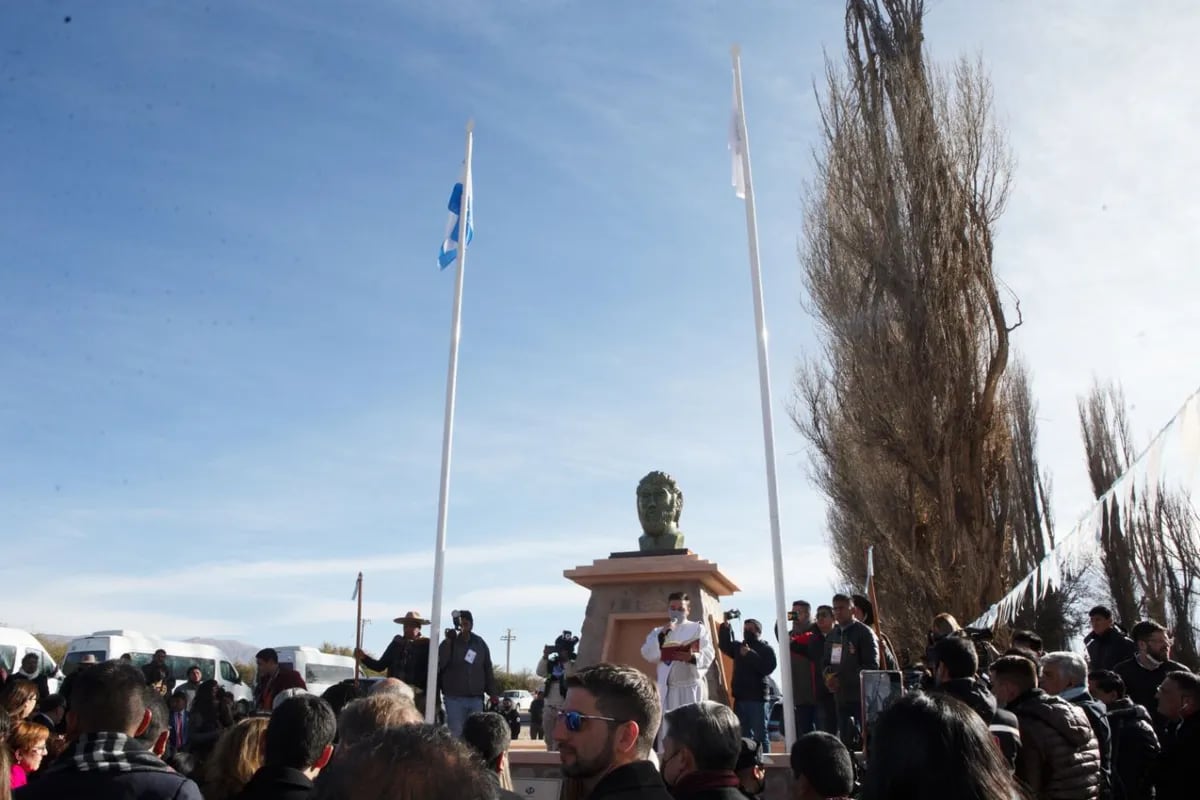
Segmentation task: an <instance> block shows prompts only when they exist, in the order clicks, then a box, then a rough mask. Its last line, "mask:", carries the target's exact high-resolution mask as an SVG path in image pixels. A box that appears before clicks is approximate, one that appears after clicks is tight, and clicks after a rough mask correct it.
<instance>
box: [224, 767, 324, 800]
mask: <svg viewBox="0 0 1200 800" xmlns="http://www.w3.org/2000/svg"><path fill="white" fill-rule="evenodd" d="M312 790H313V782H312V781H310V780H309V779H308V776H307V775H305V774H304V773H303V772H301V771H300V770H298V769H292V768H291V767H261V768H260V769H259V770H258V772H256V773H254V777H253V778H251V779H250V782H249V783H247V784H246V786H245V788H243V789H242V791H241V792H239V793H238V794H237V796H236V797H235V798H234V800H307V798H309V797H311V796H312Z"/></svg>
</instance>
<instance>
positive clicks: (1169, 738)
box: [1154, 714, 1200, 800]
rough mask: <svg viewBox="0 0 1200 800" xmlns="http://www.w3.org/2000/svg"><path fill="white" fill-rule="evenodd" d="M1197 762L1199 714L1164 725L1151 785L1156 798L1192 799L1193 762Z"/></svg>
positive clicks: (1194, 779)
mask: <svg viewBox="0 0 1200 800" xmlns="http://www.w3.org/2000/svg"><path fill="white" fill-rule="evenodd" d="M1197 764H1200V714H1193V715H1192V716H1190V717H1188V718H1187V719H1186V720H1184V721H1183V722H1181V723H1178V724H1172V725H1170V726H1169V727H1168V728H1167V732H1166V735H1165V736H1164V737H1163V740H1162V755H1161V756H1159V759H1158V766H1157V769H1156V772H1155V778H1154V785H1155V788H1156V789H1157V790H1158V794H1157V795H1156V798H1157V800H1195V797H1196V765H1197Z"/></svg>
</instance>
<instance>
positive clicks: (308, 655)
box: [275, 645, 354, 696]
mask: <svg viewBox="0 0 1200 800" xmlns="http://www.w3.org/2000/svg"><path fill="white" fill-rule="evenodd" d="M275 652H276V653H278V654H279V666H280V667H281V668H283V669H294V670H295V671H296V672H299V673H300V674H301V675H303V676H304V683H305V684H306V685H307V686H308V691H310V692H312V693H313V694H315V695H318V696H319V695H321V694H322V693H324V691H325V690H326V689H328V688H329V687H330V686H333V685H334V684H337V683H341V682H342V681H344V680H346V679H350V680H353V679H354V659H353V658H351V657H350V656H335V655H333V654H332V653H322V652H321V651H320V650H318V649H317V648H315V647H308V646H306V645H289V646H287V647H276V648H275Z"/></svg>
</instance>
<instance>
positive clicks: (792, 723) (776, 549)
mask: <svg viewBox="0 0 1200 800" xmlns="http://www.w3.org/2000/svg"><path fill="white" fill-rule="evenodd" d="M732 54H733V91H734V98H735V100H736V102H737V122H736V125H737V133H738V139H739V141H740V142H741V146H742V175H743V177H744V180H745V184H746V235H747V237H748V238H749V245H750V278H751V281H752V282H753V288H754V329H755V331H757V333H758V385H759V392H760V395H761V397H762V427H763V448H764V451H765V455H766V462H767V506H768V508H769V509H770V515H771V558H772V560H773V561H774V566H775V614H776V617H775V619H776V622H775V624H776V626H777V631H776V632H777V634H778V636H779V647H780V649H781V650H782V651H783V652H784V653H786V654H787V657H786V658H785V657H781V658H780V659H779V667H780V669H779V672H780V677H781V678H782V681H781V683H782V684H783V709H784V712H783V728H784V733H785V736H786V739H787V746H788V750H791V747H792V743H793V742H795V741H796V710H795V709H796V705H795V701H794V698H795V694H794V693H793V687H792V670H791V666H790V664H791V654H790V651H789V650H788V649H787V647H788V645H789V643H790V638H789V632H788V626H787V601H786V599H785V596H784V587H783V541H782V538H781V536H780V532H779V489H778V486H777V484H776V480H775V422H774V419H773V417H772V413H771V369H770V365H769V364H768V362H767V322H766V315H765V312H764V310H763V288H762V271H761V270H760V269H759V263H758V216H757V214H756V213H755V210H754V182H753V180H752V178H751V175H750V137H749V135H748V134H747V131H746V107H745V105H744V104H743V100H742V57H741V54H742V49H741V48H740V47H739V46H737V45H734V46H733V51H732Z"/></svg>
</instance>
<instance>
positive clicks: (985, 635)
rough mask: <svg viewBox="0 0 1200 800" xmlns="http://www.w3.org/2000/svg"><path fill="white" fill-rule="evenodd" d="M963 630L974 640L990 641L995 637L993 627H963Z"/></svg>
mask: <svg viewBox="0 0 1200 800" xmlns="http://www.w3.org/2000/svg"><path fill="white" fill-rule="evenodd" d="M962 630H963V633H964V634H966V637H967V638H968V639H970V640H971V641H972V642H990V641H992V639H994V638H995V635H994V634H993V633H992V629H991V628H963V629H962Z"/></svg>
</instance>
